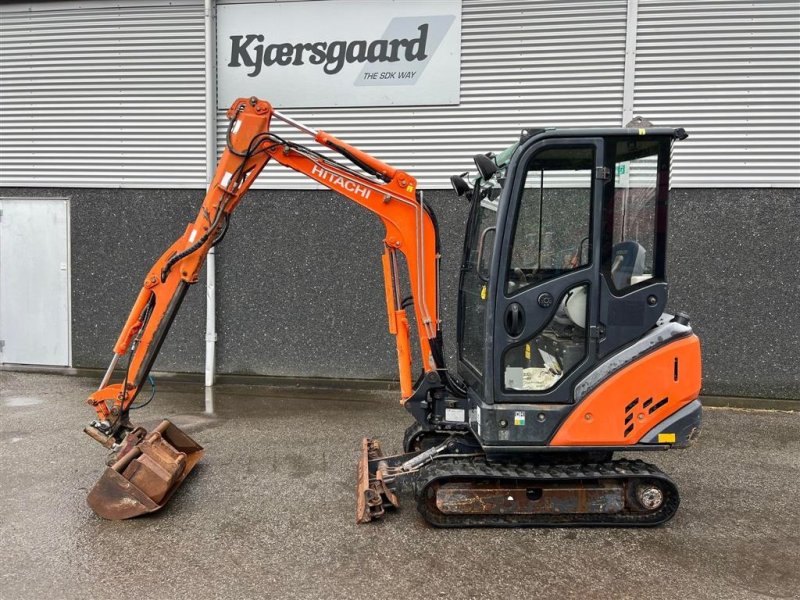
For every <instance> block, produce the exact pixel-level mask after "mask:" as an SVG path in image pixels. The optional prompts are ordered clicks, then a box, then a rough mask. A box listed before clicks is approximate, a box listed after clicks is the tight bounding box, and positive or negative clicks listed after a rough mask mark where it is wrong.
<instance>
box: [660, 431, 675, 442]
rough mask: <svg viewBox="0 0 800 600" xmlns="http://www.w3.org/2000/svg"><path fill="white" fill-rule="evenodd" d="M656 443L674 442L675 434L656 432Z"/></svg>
mask: <svg viewBox="0 0 800 600" xmlns="http://www.w3.org/2000/svg"><path fill="white" fill-rule="evenodd" d="M658 443H659V444H674V443H675V434H674V433H659V434H658Z"/></svg>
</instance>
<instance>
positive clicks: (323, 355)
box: [217, 190, 468, 379]
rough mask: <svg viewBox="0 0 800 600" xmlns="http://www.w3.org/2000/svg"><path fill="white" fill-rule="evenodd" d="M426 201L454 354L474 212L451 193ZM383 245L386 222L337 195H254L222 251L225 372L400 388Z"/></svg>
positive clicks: (239, 210) (236, 218)
mask: <svg viewBox="0 0 800 600" xmlns="http://www.w3.org/2000/svg"><path fill="white" fill-rule="evenodd" d="M425 197H426V201H428V202H430V203H431V205H432V206H433V208H434V210H435V211H436V214H437V217H438V218H439V224H440V228H441V231H442V243H443V246H444V260H443V263H442V288H443V289H442V299H443V304H444V307H443V311H444V314H443V320H444V323H445V340H446V342H447V345H448V349H449V354H451V355H452V353H453V352H454V351H455V306H456V303H455V300H456V288H457V285H458V262H459V255H460V251H461V243H462V232H463V230H464V226H465V222H466V218H467V208H468V207H467V204H466V202H465V201H463V200H461V199H458V198H456V197H455V195H454V194H453V193H452V192H441V191H440V192H433V193H429V194H426V196H425ZM383 236H384V229H383V225H382V224H381V222H380V220H379V219H378V217H376V216H374V215H373V214H372V213H369V212H367V211H365V210H364V209H362V208H360V207H358V206H356V205H354V204H353V203H351V202H350V201H348V200H346V199H344V198H342V197H340V196H338V195H336V194H333V193H330V192H324V191H318V192H314V191H277V190H276V191H267V190H256V191H253V192H251V193H250V194H248V196H247V197H246V198H245V200H244V201H243V202H242V204H241V205H240V206H239V208H237V210H236V213H235V215H234V217H233V219H232V220H231V226H230V231H229V232H228V235H227V237H226V238H225V240H224V242H223V243H222V244H220V246H219V247H218V251H217V257H218V259H217V264H218V267H219V269H218V286H217V288H218V296H217V297H218V301H219V303H220V306H221V311H220V320H221V322H222V326H221V327H220V331H219V355H218V356H219V366H220V370H221V371H223V372H236V373H268V374H270V375H309V376H317V377H348V378H391V379H395V378H396V377H397V361H396V353H395V345H394V339H393V337H392V336H391V335H390V334H389V332H388V328H387V321H386V303H385V300H384V294H383V276H382V271H381V262H380V260H381V258H380V257H381V253H382V252H383V243H382V241H383ZM417 364H418V363H417Z"/></svg>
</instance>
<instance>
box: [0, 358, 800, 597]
mask: <svg viewBox="0 0 800 600" xmlns="http://www.w3.org/2000/svg"><path fill="white" fill-rule="evenodd" d="M96 384H97V382H96V381H94V380H90V379H83V378H76V377H64V376H58V375H42V374H31V373H27V374H23V373H13V372H8V371H2V372H0V598H3V599H6V598H8V599H17V598H42V597H50V598H105V599H108V598H114V599H115V600H116V599H118V598H119V599H122V598H155V597H163V598H191V599H192V600H200V599H204V598H280V599H290V598H370V599H374V598H384V597H388V598H403V599H412V598H454V599H456V598H458V599H460V598H464V599H466V598H509V599H511V598H525V597H534V598H558V599H560V600H563V599H568V598H648V599H658V598H726V599H729V598H796V597H800V573H798V565H800V509H799V508H798V500H797V499H798V496H800V413H789V412H767V411H746V410H730V409H708V410H707V411H706V416H705V428H704V432H703V435H702V437H701V440H700V442H699V444H698V445H696V446H695V447H693V448H691V449H689V450H686V451H683V452H677V451H676V452H669V453H663V454H661V453H658V454H649V455H647V456H645V457H644V458H645V459H646V460H650V461H652V462H655V463H656V464H658V465H659V466H660V467H662V468H663V469H664V470H665V471H666V472H667V473H669V474H670V475H671V476H672V477H673V478H674V479H675V480H676V482H677V483H678V486H679V488H680V490H681V494H682V504H681V508H680V509H679V512H678V514H677V516H676V517H675V518H674V519H673V520H672V521H671V522H670V523H668V524H667V525H666V526H664V527H661V528H658V529H642V530H623V529H552V530H535V529H528V530H492V529H484V530H437V529H433V528H431V527H429V526H427V525H426V524H425V523H424V522H423V521H422V520H421V518H420V517H419V516H418V514H417V512H416V509H415V507H414V505H413V502H412V499H411V498H403V499H402V500H404V506H403V508H402V510H401V511H399V512H397V513H393V514H389V515H387V517H386V518H385V519H384V520H383V521H381V522H378V523H375V524H371V525H367V526H356V525H355V523H354V477H355V462H356V458H357V454H358V447H359V441H360V438H361V436H363V435H370V436H375V437H380V438H381V439H382V440H383V442H384V447H385V448H387V450H398V451H399V450H400V445H401V439H402V433H403V430H404V428H405V427H406V425H407V424H409V423H410V418H409V417H408V416H407V415H406V414H405V412H404V411H403V410H402V409H401V408H400V407H399V406H398V404H397V397H396V396H395V395H394V394H391V393H386V392H376V391H367V390H360V391H357V392H352V393H346V392H342V391H330V390H327V391H325V390H314V389H300V388H298V389H296V390H286V389H278V388H266V387H256V386H244V385H238V386H237V385H226V386H221V387H219V388H217V389H216V391H215V394H214V398H213V407H212V406H210V405H208V400H207V399H206V398H205V396H204V392H203V388H202V386H200V385H198V384H181V385H178V384H169V385H167V386H165V387H166V388H167V389H164V390H159V392H158V394H157V396H156V398H155V400H154V401H153V403H152V404H151V405H150V406H147V407H145V408H144V409H142V410H141V411H139V412H140V413H141V414H137V415H136V418H138V419H139V421H140V422H142V423H143V424H145V425H148V424H154V422H156V421H158V420H159V419H160V418H162V417H169V418H171V419H173V420H174V422H176V423H177V424H178V425H179V426H181V427H183V428H184V429H185V430H186V431H187V433H189V434H190V435H192V436H194V437H195V439H197V441H198V442H200V443H201V444H203V445H204V446H205V447H206V456H205V458H204V459H203V461H202V462H201V464H200V465H199V466H198V468H197V469H196V470H195V472H194V473H193V474H192V475H191V476H190V477H189V478H188V479H187V482H186V483H185V484H184V486H183V487H182V488H181V489H180V490H179V491H178V492H177V493H176V495H175V496H174V498H173V500H172V501H171V502H170V504H169V505H168V506H167V508H166V509H165V510H163V511H162V512H161V513H158V514H156V515H154V516H150V517H145V518H140V519H136V520H132V521H125V522H107V521H103V520H101V519H99V518H98V517H96V516H95V515H94V514H93V513H92V512H91V511H90V509H89V508H88V507H87V506H86V504H85V496H86V494H87V492H88V490H89V489H90V488H91V486H92V485H93V484H94V482H95V480H96V479H97V478H98V477H99V476H100V474H101V473H102V470H103V460H104V452H105V451H104V450H103V448H101V447H100V446H99V445H97V444H96V443H94V442H93V441H92V440H90V439H89V438H88V437H87V436H85V435H84V434H83V433H82V432H81V429H82V428H83V426H84V425H85V424H86V423H87V422H88V421H89V420H90V418H91V416H92V411H91V409H90V408H89V407H88V406H86V405H85V404H83V400H84V399H85V397H86V396H87V395H88V394H89V393H90V392H91V391H92V389H94V387H95V386H96Z"/></svg>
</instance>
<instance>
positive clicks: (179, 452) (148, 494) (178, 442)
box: [86, 420, 203, 521]
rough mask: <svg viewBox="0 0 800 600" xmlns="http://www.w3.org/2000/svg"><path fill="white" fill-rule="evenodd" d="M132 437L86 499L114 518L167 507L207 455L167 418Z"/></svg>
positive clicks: (128, 516)
mask: <svg viewBox="0 0 800 600" xmlns="http://www.w3.org/2000/svg"><path fill="white" fill-rule="evenodd" d="M128 439H130V440H131V442H130V443H129V444H126V446H125V448H123V452H122V453H120V455H119V456H118V458H117V460H116V462H115V463H114V464H112V465H111V466H109V467H108V468H107V469H106V470H105V473H103V476H102V477H101V478H100V480H99V481H98V482H97V483H96V484H95V486H94V487H93V488H92V491H91V492H89V496H88V498H87V499H86V501H87V503H88V504H89V506H90V507H91V508H92V510H93V511H94V512H95V513H96V514H97V515H99V516H101V517H103V518H104V519H109V520H112V521H118V520H121V519H130V518H132V517H138V516H139V515H143V514H145V513H151V512H155V511H157V510H159V509H161V508H163V506H164V505H165V504H166V503H167V502H168V501H169V499H170V497H171V496H172V494H173V493H175V490H177V489H178V488H179V487H180V485H181V483H183V480H184V479H186V476H187V475H188V474H189V473H190V472H191V470H192V469H193V468H194V466H195V465H196V464H197V463H198V461H199V460H200V458H202V456H203V447H202V446H200V445H199V444H198V443H197V442H195V441H194V440H193V439H192V438H190V437H189V436H188V435H186V434H185V433H184V432H183V431H181V430H180V429H179V428H178V427H176V426H175V425H173V424H172V423H171V422H170V421H167V420H164V421H162V422H161V423H159V425H158V427H156V428H155V429H153V430H152V431H151V432H150V433H147V432H146V431H145V430H144V429H141V428H137V429H135V430H134V431H132V432H131V433H130V434H129V435H128Z"/></svg>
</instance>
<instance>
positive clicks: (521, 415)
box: [514, 410, 525, 425]
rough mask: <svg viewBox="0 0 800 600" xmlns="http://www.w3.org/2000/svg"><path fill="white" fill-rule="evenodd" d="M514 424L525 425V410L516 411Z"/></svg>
mask: <svg viewBox="0 0 800 600" xmlns="http://www.w3.org/2000/svg"><path fill="white" fill-rule="evenodd" d="M514 425H525V412H524V411H521V410H518V411H516V412H515V413H514Z"/></svg>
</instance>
